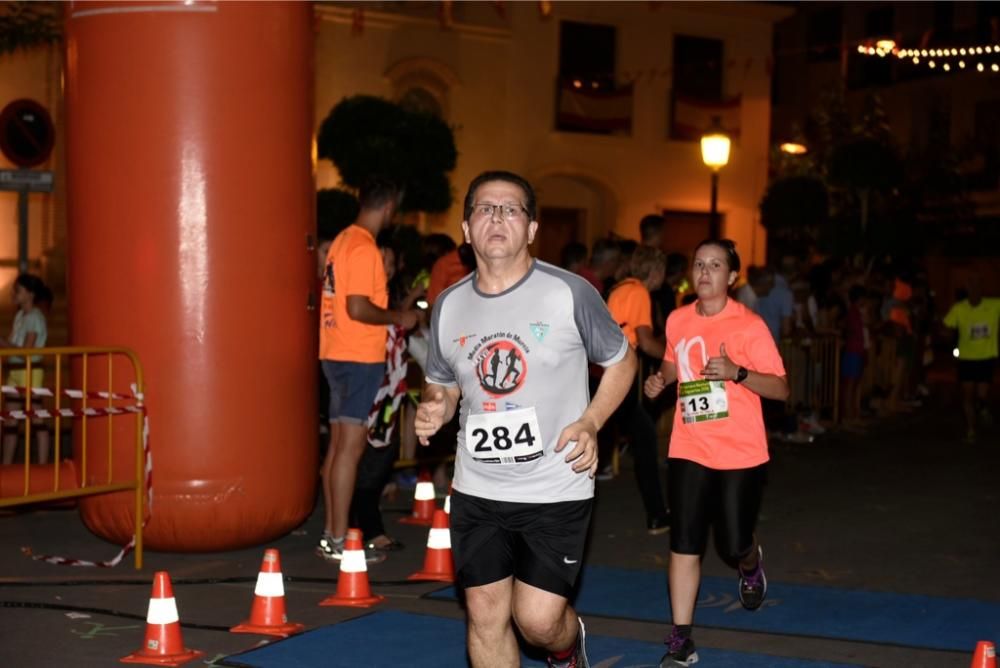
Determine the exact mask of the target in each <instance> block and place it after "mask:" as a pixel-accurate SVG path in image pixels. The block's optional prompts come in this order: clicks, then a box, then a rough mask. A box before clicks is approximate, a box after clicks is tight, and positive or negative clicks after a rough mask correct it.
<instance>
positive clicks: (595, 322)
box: [427, 260, 628, 503]
mask: <svg viewBox="0 0 1000 668" xmlns="http://www.w3.org/2000/svg"><path fill="white" fill-rule="evenodd" d="M627 350H628V339H626V338H625V335H624V334H623V333H622V330H621V328H620V327H619V326H618V324H617V323H616V322H615V321H614V319H613V318H612V317H611V314H610V313H608V309H607V306H606V305H605V303H604V301H603V300H602V299H601V296H600V294H598V292H597V291H596V290H595V289H594V288H593V286H591V285H590V284H589V283H588V282H587V281H586V280H584V279H583V278H581V277H579V276H577V275H576V274H573V273H570V272H568V271H564V270H562V269H559V268H558V267H554V266H552V265H550V264H547V263H545V262H541V261H538V260H536V261H535V262H534V264H533V265H532V267H531V269H530V270H529V271H528V273H527V274H526V275H525V276H524V278H522V279H521V280H520V281H519V282H518V283H517V284H516V285H514V286H513V287H512V288H510V289H508V290H506V291H505V292H503V293H501V294H498V295H488V294H484V293H482V292H480V291H479V289H478V288H477V287H476V275H475V274H474V273H473V274H471V275H469V276H467V277H466V278H464V279H462V280H461V281H459V282H458V283H456V284H455V285H454V286H452V287H451V288H449V289H448V290H446V291H445V292H443V293H442V294H441V296H440V297H439V298H438V300H437V302H436V303H435V304H434V311H433V313H432V316H431V334H430V355H429V357H428V362H427V381H428V382H430V383H435V384H437V385H446V386H456V385H457V386H458V387H459V389H460V390H461V392H462V398H461V403H460V404H459V411H460V412H459V419H460V423H461V428H460V430H459V434H458V451H457V453H456V457H455V479H454V488H455V489H457V490H458V491H460V492H462V493H463V494H471V495H473V496H478V497H482V498H486V499H494V500H500V501H516V502H523V503H554V502H557V501H576V500H581V499H589V498H590V497H592V496H593V495H594V481H593V480H592V479H591V478H590V476H588V475H587V474H586V473H575V472H574V471H573V470H572V466H571V464H568V463H566V461H565V458H566V455H567V454H568V453H569V451H570V450H571V449H572V445H568V446H567V447H566V448H565V449H564V450H563V451H562V452H559V453H556V452H553V448H555V446H556V443H557V442H558V439H559V434H560V433H561V432H562V430H563V429H564V428H565V427H567V426H569V425H570V424H572V423H573V422H575V421H576V420H577V419H579V417H580V416H581V415H582V414H583V411H584V410H585V409H586V408H587V404H588V403H589V402H590V389H589V387H588V382H587V377H588V374H587V362H588V360H589V361H592V362H595V363H597V364H600V365H601V366H605V367H607V366H611V365H613V364H615V363H617V362H619V361H620V360H621V359H622V358H623V357H624V356H625V354H626V352H627Z"/></svg>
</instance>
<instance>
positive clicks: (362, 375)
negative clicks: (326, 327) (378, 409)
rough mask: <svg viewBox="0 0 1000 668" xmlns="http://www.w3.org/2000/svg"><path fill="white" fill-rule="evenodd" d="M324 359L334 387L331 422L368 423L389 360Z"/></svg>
mask: <svg viewBox="0 0 1000 668" xmlns="http://www.w3.org/2000/svg"><path fill="white" fill-rule="evenodd" d="M322 362H323V375H325V376H326V382H327V384H329V386H330V422H350V423H353V424H365V423H366V422H367V421H368V413H370V412H371V410H372V404H374V403H375V395H376V394H378V388H379V386H381V385H382V377H383V375H384V374H385V363H384V362H378V363H375V364H364V363H361V362H335V361H332V360H322Z"/></svg>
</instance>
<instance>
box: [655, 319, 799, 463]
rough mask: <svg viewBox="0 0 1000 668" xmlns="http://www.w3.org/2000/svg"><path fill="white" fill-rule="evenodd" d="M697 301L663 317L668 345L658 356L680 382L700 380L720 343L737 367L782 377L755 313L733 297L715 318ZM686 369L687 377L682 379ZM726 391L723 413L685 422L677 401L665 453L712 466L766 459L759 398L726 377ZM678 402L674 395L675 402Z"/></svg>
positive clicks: (780, 364)
mask: <svg viewBox="0 0 1000 668" xmlns="http://www.w3.org/2000/svg"><path fill="white" fill-rule="evenodd" d="M696 304H697V302H695V303H694V304H688V305H686V306H682V307H680V308H678V309H677V310H675V311H673V312H672V313H671V314H670V316H669V317H668V318H667V349H666V352H665V353H664V355H663V358H664V359H665V360H667V361H668V362H672V363H673V364H674V365H675V366H676V367H677V380H678V382H679V383H680V382H683V381H691V380H703V378H702V376H701V370H702V369H704V368H705V361H706V359H707V358H708V357H718V356H719V347H720V346H721V344H723V343H725V344H726V354H727V355H728V356H729V359H731V360H732V361H733V362H734V363H735V364H737V365H738V366H745V367H746V368H747V369H749V370H750V371H756V372H759V373H769V374H774V375H776V376H784V375H785V365H784V363H783V362H782V360H781V354H780V353H779V352H778V348H777V347H776V346H775V344H774V338H773V337H772V336H771V332H770V330H768V328H767V325H766V324H765V323H764V320H763V319H761V317H760V316H759V315H757V314H756V313H754V312H753V311H751V310H750V309H748V308H747V307H746V306H744V305H743V304H740V303H739V302H738V301H736V300H735V299H729V300H728V301H727V302H726V306H725V307H724V308H723V309H722V311H720V312H719V313H717V314H715V315H714V316H702V315H698V312H697V311H696V310H695V306H696ZM703 351H704V352H703ZM688 370H690V374H691V376H692V377H686V376H687V375H688V373H689V372H688ZM725 390H726V395H727V398H728V401H729V415H728V417H723V418H720V419H716V420H709V421H705V422H688V423H685V422H684V419H683V417H682V411H681V407H680V406H679V405H678V408H677V411H676V412H675V413H674V429H673V433H672V434H671V437H670V457H675V458H678V459H688V460H691V461H693V462H696V463H698V464H701V465H702V466H707V467H709V468H713V469H742V468H750V467H752V466H758V465H760V464H763V463H764V462H766V461H768V459H769V456H768V454H767V432H766V431H765V430H764V416H763V413H762V412H761V408H760V396H759V395H758V394H756V393H755V392H752V391H750V390H748V389H747V388H746V387H744V386H743V385H737V384H736V383H733V382H731V381H726V383H725ZM678 395H680V392H678ZM683 400H684V398H683V397H681V396H678V403H679V402H680V401H683Z"/></svg>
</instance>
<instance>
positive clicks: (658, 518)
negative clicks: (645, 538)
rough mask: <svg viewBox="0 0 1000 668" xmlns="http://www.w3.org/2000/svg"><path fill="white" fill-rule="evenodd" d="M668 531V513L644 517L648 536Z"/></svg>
mask: <svg viewBox="0 0 1000 668" xmlns="http://www.w3.org/2000/svg"><path fill="white" fill-rule="evenodd" d="M668 531H670V513H669V512H668V513H666V514H664V515H650V516H648V517H647V518H646V533H648V534H649V535H650V536H659V535H660V534H662V533H666V532H668Z"/></svg>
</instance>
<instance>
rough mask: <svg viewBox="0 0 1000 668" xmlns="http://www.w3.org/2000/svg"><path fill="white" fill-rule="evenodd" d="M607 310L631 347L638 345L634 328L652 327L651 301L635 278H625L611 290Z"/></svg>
mask: <svg viewBox="0 0 1000 668" xmlns="http://www.w3.org/2000/svg"><path fill="white" fill-rule="evenodd" d="M608 310H609V311H611V317H612V318H614V319H615V322H617V323H618V326H619V327H621V328H622V331H623V332H625V336H626V337H628V342H629V344H630V345H631V346H632V347H633V348H635V347H637V346H638V345H639V336H638V335H637V334H636V333H635V330H636V328H638V327H649V328H650V329H652V328H653V302H652V300H651V299H650V297H649V290H647V289H646V286H645V285H643V284H642V281H640V280H639V279H637V278H626V279H625V280H624V281H622V282H621V283H619V284H618V285H616V286H615V287H614V288H613V289H612V290H611V294H610V295H609V296H608Z"/></svg>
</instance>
